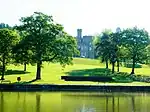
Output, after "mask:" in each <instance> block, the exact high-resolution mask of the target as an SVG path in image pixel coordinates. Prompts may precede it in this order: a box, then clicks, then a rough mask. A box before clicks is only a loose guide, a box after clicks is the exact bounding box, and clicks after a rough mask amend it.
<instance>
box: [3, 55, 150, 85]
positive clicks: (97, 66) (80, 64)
mask: <svg viewBox="0 0 150 112" xmlns="http://www.w3.org/2000/svg"><path fill="white" fill-rule="evenodd" d="M73 62H74V65H69V66H66V67H65V69H64V70H63V69H62V67H61V66H60V65H59V64H51V63H50V64H48V63H44V66H43V68H42V80H40V81H35V82H32V83H33V84H90V85H93V84H94V85H95V84H96V85H97V84H99V85H100V84H104V83H97V82H65V81H63V80H61V79H60V77H61V76H63V75H74V74H75V75H93V74H99V73H101V72H103V71H104V68H105V64H103V63H100V61H99V60H92V59H83V58H74V60H73ZM110 68H111V66H110ZM8 70H12V71H10V73H7V75H5V78H6V79H8V80H11V82H17V80H16V78H17V77H18V76H20V77H21V79H22V80H21V81H22V82H30V81H31V80H33V79H35V74H36V66H31V65H29V66H27V73H25V74H24V73H23V72H22V70H23V66H14V65H10V66H8ZM120 71H121V72H128V73H130V72H131V68H125V67H120ZM135 72H136V74H137V75H139V74H140V75H147V76H148V75H149V74H150V68H149V67H148V66H146V65H145V66H143V68H136V69H135ZM107 84H110V85H112V84H113V85H114V84H117V85H122V83H107ZM123 84H124V85H150V84H149V83H141V82H133V83H123Z"/></svg>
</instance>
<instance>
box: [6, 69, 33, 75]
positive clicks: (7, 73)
mask: <svg viewBox="0 0 150 112" xmlns="http://www.w3.org/2000/svg"><path fill="white" fill-rule="evenodd" d="M28 73H30V72H25V71H22V70H7V71H6V72H5V75H17V74H20V75H21V74H28Z"/></svg>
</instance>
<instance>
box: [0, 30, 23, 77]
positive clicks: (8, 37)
mask: <svg viewBox="0 0 150 112" xmlns="http://www.w3.org/2000/svg"><path fill="white" fill-rule="evenodd" d="M19 39H20V36H19V35H18V33H17V32H16V31H14V30H9V29H6V28H3V29H0V62H1V65H2V77H1V79H2V80H3V79H4V74H5V70H6V65H7V64H8V63H9V62H10V61H11V59H12V49H13V47H14V46H15V45H16V44H17V43H18V42H19Z"/></svg>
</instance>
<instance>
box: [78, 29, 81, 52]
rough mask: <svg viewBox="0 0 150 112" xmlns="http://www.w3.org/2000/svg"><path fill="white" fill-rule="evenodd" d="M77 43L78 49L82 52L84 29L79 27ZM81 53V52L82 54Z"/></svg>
mask: <svg viewBox="0 0 150 112" xmlns="http://www.w3.org/2000/svg"><path fill="white" fill-rule="evenodd" d="M77 43H78V50H79V51H80V53H81V46H82V29H77ZM80 55H81V54H80Z"/></svg>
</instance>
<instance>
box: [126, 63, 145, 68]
mask: <svg viewBox="0 0 150 112" xmlns="http://www.w3.org/2000/svg"><path fill="white" fill-rule="evenodd" d="M124 66H125V67H127V68H132V66H133V64H132V63H126V64H124ZM135 68H142V65H141V64H138V63H137V64H135Z"/></svg>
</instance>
